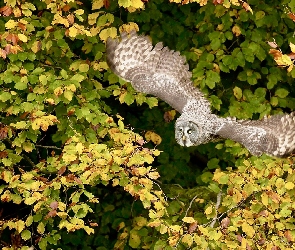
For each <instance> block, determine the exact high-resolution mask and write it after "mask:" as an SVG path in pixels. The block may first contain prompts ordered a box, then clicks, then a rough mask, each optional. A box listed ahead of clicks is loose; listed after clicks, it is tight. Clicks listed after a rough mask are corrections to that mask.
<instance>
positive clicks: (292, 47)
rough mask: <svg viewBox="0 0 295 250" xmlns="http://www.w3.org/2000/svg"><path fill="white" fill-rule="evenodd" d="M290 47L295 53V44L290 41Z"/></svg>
mask: <svg viewBox="0 0 295 250" xmlns="http://www.w3.org/2000/svg"><path fill="white" fill-rule="evenodd" d="M290 48H291V51H292V52H293V53H295V44H294V43H291V42H290Z"/></svg>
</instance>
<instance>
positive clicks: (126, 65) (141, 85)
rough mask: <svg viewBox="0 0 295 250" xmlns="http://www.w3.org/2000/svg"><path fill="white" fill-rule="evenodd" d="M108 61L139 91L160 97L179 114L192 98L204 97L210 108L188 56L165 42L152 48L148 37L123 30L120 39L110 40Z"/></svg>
mask: <svg viewBox="0 0 295 250" xmlns="http://www.w3.org/2000/svg"><path fill="white" fill-rule="evenodd" d="M107 63H108V65H109V67H110V68H111V70H112V71H113V72H114V73H115V74H116V75H118V76H119V77H121V78H123V79H124V80H126V81H129V82H131V84H132V86H133V87H134V88H135V89H136V90H137V91H140V92H143V93H146V94H152V95H155V96H157V97H159V98H160V99H162V100H164V101H165V102H167V103H168V104H170V105H171V106H172V107H173V108H174V109H176V110H178V111H179V112H180V113H181V112H182V110H183V108H184V107H185V105H186V104H187V103H188V101H189V100H201V101H202V102H203V105H204V106H205V107H204V108H205V109H206V110H210V105H209V102H208V101H207V100H206V99H205V98H204V96H203V94H202V93H201V92H200V91H199V90H198V89H197V88H194V87H193V84H192V81H191V76H192V74H191V72H190V71H189V67H188V64H186V60H185V58H184V57H182V56H181V55H180V53H179V52H175V51H173V50H169V49H168V48H167V47H163V44H162V43H157V44H156V45H155V47H153V45H152V43H151V41H150V40H149V38H148V37H146V36H140V35H137V34H136V32H132V33H131V34H129V35H128V34H126V33H122V34H121V39H120V40H118V39H117V40H114V39H111V38H109V39H108V40H107Z"/></svg>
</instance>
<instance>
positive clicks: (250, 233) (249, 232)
mask: <svg viewBox="0 0 295 250" xmlns="http://www.w3.org/2000/svg"><path fill="white" fill-rule="evenodd" d="M242 230H243V232H244V233H246V234H247V235H248V236H249V237H251V238H252V237H253V236H254V234H255V230H254V228H253V227H252V226H250V225H249V224H248V223H247V222H244V223H243V224H242Z"/></svg>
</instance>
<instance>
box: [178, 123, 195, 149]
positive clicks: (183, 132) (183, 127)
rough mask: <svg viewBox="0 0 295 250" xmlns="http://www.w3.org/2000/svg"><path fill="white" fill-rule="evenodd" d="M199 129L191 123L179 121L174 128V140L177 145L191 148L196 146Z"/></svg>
mask: <svg viewBox="0 0 295 250" xmlns="http://www.w3.org/2000/svg"><path fill="white" fill-rule="evenodd" d="M198 134H199V127H198V126H197V125H196V124H195V123H193V122H191V121H179V122H177V123H176V126H175V138H176V141H177V143H178V144H180V145H181V146H184V147H191V146H194V145H197V144H198Z"/></svg>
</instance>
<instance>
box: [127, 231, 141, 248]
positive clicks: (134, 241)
mask: <svg viewBox="0 0 295 250" xmlns="http://www.w3.org/2000/svg"><path fill="white" fill-rule="evenodd" d="M140 243H141V240H140V237H139V236H138V234H137V232H136V231H135V230H132V231H131V232H130V238H129V246H130V247H132V248H138V247H139V245H140Z"/></svg>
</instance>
